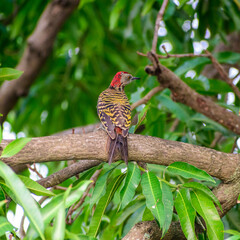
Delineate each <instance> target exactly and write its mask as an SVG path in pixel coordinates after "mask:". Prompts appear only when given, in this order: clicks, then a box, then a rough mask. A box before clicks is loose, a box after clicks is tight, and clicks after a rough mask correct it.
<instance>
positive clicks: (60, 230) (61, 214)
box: [52, 185, 72, 240]
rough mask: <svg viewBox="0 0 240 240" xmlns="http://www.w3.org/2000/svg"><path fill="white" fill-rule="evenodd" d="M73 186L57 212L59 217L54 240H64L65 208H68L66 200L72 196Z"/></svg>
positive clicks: (66, 192)
mask: <svg viewBox="0 0 240 240" xmlns="http://www.w3.org/2000/svg"><path fill="white" fill-rule="evenodd" d="M71 188H72V186H71V185H70V186H69V187H68V189H67V190H66V191H65V193H64V196H63V201H62V202H61V203H60V206H59V210H58V212H57V215H56V217H55V221H54V224H53V234H52V239H59V240H62V239H64V235H65V228H66V224H65V208H66V199H67V197H68V196H69V194H70V191H71Z"/></svg>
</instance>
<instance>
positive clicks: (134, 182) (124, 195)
mask: <svg viewBox="0 0 240 240" xmlns="http://www.w3.org/2000/svg"><path fill="white" fill-rule="evenodd" d="M140 180H141V171H140V169H139V168H138V166H137V164H135V163H131V162H130V163H129V164H128V172H127V176H126V180H125V185H124V186H123V188H122V190H121V192H120V197H121V200H122V201H121V208H120V209H123V208H125V207H126V206H127V205H128V204H129V203H130V202H131V200H132V198H133V196H134V194H135V190H136V188H137V187H138V184H139V182H140Z"/></svg>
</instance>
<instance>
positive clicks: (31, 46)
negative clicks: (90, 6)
mask: <svg viewBox="0 0 240 240" xmlns="http://www.w3.org/2000/svg"><path fill="white" fill-rule="evenodd" d="M78 4H79V0H54V1H52V2H51V3H49V4H48V6H47V7H46V9H45V11H44V12H43V14H42V15H41V17H40V19H39V21H38V23H37V26H36V28H35V30H34V32H33V33H32V35H31V36H30V37H29V38H28V40H27V47H26V48H25V51H24V53H23V56H22V58H21V60H20V62H19V64H18V65H17V67H16V68H17V69H19V70H21V71H24V73H23V75H22V76H21V77H20V78H19V79H17V80H14V81H10V82H9V81H6V82H4V83H3V85H2V86H1V88H0V113H2V114H3V117H2V118H1V119H0V123H2V122H3V121H4V120H5V119H6V116H7V114H8V113H9V111H10V110H11V109H12V108H13V107H14V106H15V104H16V102H17V101H18V99H19V98H20V97H24V96H26V95H27V94H28V91H29V88H30V86H31V85H32V83H33V82H34V80H35V79H36V77H37V75H38V74H39V72H40V70H41V68H42V66H43V64H44V63H45V61H46V59H47V57H48V56H49V55H50V53H51V50H52V47H53V43H54V41H55V39H56V36H57V33H58V32H59V30H60V28H61V26H62V25H63V23H64V22H65V21H66V19H67V18H68V17H69V15H70V14H71V13H72V12H73V10H74V9H75V8H76V7H77V6H78Z"/></svg>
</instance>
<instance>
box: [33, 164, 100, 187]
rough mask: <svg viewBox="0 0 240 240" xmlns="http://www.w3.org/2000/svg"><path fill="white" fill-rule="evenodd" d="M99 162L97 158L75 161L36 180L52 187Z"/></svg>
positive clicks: (44, 185)
mask: <svg viewBox="0 0 240 240" xmlns="http://www.w3.org/2000/svg"><path fill="white" fill-rule="evenodd" d="M100 163H101V161H98V160H86V161H80V162H76V163H73V164H71V165H70V166H68V167H66V168H64V169H62V170H60V171H58V172H55V173H53V174H52V175H50V176H48V177H46V178H42V179H40V180H38V181H37V182H38V183H39V184H41V185H42V186H43V187H45V188H49V187H53V186H56V185H58V184H60V183H62V182H64V181H65V180H67V179H68V178H71V177H73V176H75V175H77V174H78V173H81V172H83V171H85V170H87V169H89V168H92V167H95V166H97V165H98V164H100Z"/></svg>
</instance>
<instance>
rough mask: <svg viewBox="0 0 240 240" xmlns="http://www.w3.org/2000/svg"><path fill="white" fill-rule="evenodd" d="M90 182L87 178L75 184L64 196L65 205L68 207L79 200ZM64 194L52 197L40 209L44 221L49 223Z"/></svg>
mask: <svg viewBox="0 0 240 240" xmlns="http://www.w3.org/2000/svg"><path fill="white" fill-rule="evenodd" d="M90 183H91V181H89V180H85V181H82V182H80V183H79V184H78V185H77V186H75V187H74V188H73V189H72V191H71V193H70V194H69V196H68V197H67V198H66V202H65V207H66V208H68V207H70V206H71V205H72V204H74V203H75V202H76V201H77V200H79V199H80V198H81V197H82V195H83V193H84V192H85V190H86V188H87V186H88V185H89V184H90ZM63 197H64V194H60V195H58V196H56V197H54V198H53V199H52V200H51V202H49V203H48V204H47V205H46V206H44V207H43V208H42V209H41V213H42V216H43V220H44V223H45V224H46V223H49V222H50V221H51V220H52V219H53V217H54V216H55V215H56V213H57V211H58V209H59V208H60V206H61V202H62V200H63Z"/></svg>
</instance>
